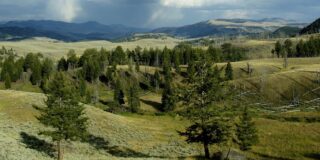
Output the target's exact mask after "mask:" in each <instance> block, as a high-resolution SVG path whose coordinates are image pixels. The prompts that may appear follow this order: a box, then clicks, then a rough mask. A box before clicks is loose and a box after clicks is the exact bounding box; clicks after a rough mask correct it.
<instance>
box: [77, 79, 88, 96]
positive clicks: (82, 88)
mask: <svg viewBox="0 0 320 160" xmlns="http://www.w3.org/2000/svg"><path fill="white" fill-rule="evenodd" d="M79 93H80V96H81V97H84V96H85V95H86V93H87V84H86V81H85V80H84V78H82V77H81V78H80V80H79Z"/></svg>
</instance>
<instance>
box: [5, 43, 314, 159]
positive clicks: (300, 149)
mask: <svg viewBox="0 0 320 160" xmlns="http://www.w3.org/2000/svg"><path fill="white" fill-rule="evenodd" d="M180 41H181V40H178V39H173V38H165V39H141V40H137V41H131V42H119V43H112V42H108V41H90V42H70V43H66V42H60V41H55V40H50V39H43V38H40V39H32V40H31V39H29V40H23V41H18V42H0V46H5V47H6V48H13V49H14V50H15V51H16V52H17V53H18V54H22V55H25V54H26V53H28V52H35V53H37V52H41V53H43V54H44V55H45V56H48V57H51V58H53V59H58V58H61V57H62V56H64V55H66V53H67V52H68V50H70V49H75V51H76V53H77V54H81V53H82V52H83V51H84V50H85V49H87V48H101V47H104V48H106V49H108V50H111V49H114V48H115V47H116V46H118V45H121V46H122V47H123V48H129V49H134V48H135V47H136V46H137V45H139V46H141V47H142V48H144V47H153V48H156V47H159V48H163V47H165V46H167V47H169V48H173V47H174V46H175V45H176V44H178V43H179V42H180ZM275 42H276V40H275V39H271V40H246V39H245V40H243V41H232V42H231V43H233V44H235V45H238V46H243V47H247V48H249V53H248V54H249V56H250V59H249V60H245V61H239V62H234V63H232V66H233V75H234V80H233V81H231V82H230V83H231V84H233V85H235V86H239V85H240V84H241V85H244V86H245V87H246V88H247V89H249V90H250V91H252V92H253V93H260V94H261V95H262V100H261V103H262V101H263V103H268V105H267V106H266V107H255V106H256V105H254V107H250V109H251V110H252V111H253V112H254V122H255V123H256V126H257V130H258V135H259V143H258V144H257V145H255V146H253V148H252V150H250V151H247V152H242V151H240V150H238V149H236V148H238V146H237V145H236V144H234V143H229V144H228V145H226V146H224V147H220V148H219V149H218V147H217V146H212V147H211V148H210V149H211V152H212V153H214V152H217V151H219V150H220V151H227V150H228V148H229V147H231V148H232V150H235V151H236V152H238V153H241V154H243V155H245V156H247V158H248V159H252V160H256V159H266V160H268V159H274V160H316V159H320V109H319V108H317V107H316V106H318V104H315V105H312V103H310V105H308V107H305V106H306V104H309V103H308V102H309V101H311V100H313V99H315V98H318V97H319V94H320V92H319V91H318V88H319V87H320V76H319V73H318V72H320V58H319V57H313V58H289V60H288V64H289V67H288V68H287V69H284V68H283V59H278V58H271V57H272V55H271V53H270V50H271V49H272V48H273V45H274V43H275ZM248 64H249V66H250V68H251V69H253V72H252V73H251V74H248V73H247V72H246V69H247V67H248ZM217 65H218V66H219V67H224V66H226V63H218V64H217ZM181 68H182V71H185V70H186V66H181ZM117 69H118V70H128V66H126V65H119V66H117ZM155 70H156V68H155V67H145V66H140V71H141V72H142V73H144V72H146V73H149V74H153V73H154V72H155ZM159 70H160V68H159ZM174 78H176V79H175V80H176V81H178V80H180V79H179V78H181V77H178V76H175V77H174ZM88 87H89V88H91V89H92V88H93V87H94V86H93V85H91V84H89V83H88ZM293 87H294V88H293ZM98 88H99V97H100V102H99V103H97V104H96V105H95V106H93V105H86V106H85V108H86V109H85V110H86V116H87V117H88V118H89V124H88V125H89V132H90V134H91V135H90V136H89V139H88V140H86V141H83V142H67V143H66V144H65V146H64V147H65V148H64V149H65V159H66V160H74V159H76V160H87V159H90V160H91V159H92V160H101V159H198V157H199V156H200V155H203V150H202V146H201V145H200V144H187V143H186V142H185V139H184V138H182V137H180V136H179V135H178V133H177V131H182V130H183V129H184V128H185V127H186V126H188V124H189V121H187V120H186V119H184V118H183V117H182V116H180V115H178V114H176V115H173V114H163V113H161V112H160V111H159V110H158V108H159V106H160V105H161V93H160V92H154V91H141V93H140V96H139V98H140V102H141V110H142V111H143V113H142V114H131V113H121V114H113V113H109V112H106V111H105V109H106V108H105V105H104V103H107V102H110V101H112V99H113V90H112V89H111V88H109V87H107V86H106V85H105V84H102V83H100V84H99V86H98ZM297 97H298V99H299V102H301V104H303V105H299V106H287V104H290V103H291V101H293V100H294V99H295V98H297ZM44 100H45V95H44V94H43V93H42V92H41V89H39V88H38V87H35V86H32V85H31V83H30V82H23V81H18V82H16V83H12V90H5V87H4V83H3V82H2V83H0V147H1V148H2V149H1V150H0V159H10V160H11V159H12V160H20V159H30V160H35V159H37V160H50V159H54V156H55V154H56V153H55V151H54V150H53V148H55V145H54V144H53V143H52V141H51V140H50V139H49V138H47V137H44V136H41V135H39V134H38V132H39V130H41V129H44V126H42V125H41V124H40V123H39V122H38V121H37V119H36V116H37V115H38V112H37V111H36V110H35V109H34V107H33V105H38V106H43V105H44V102H43V101H44ZM235 118H237V117H235ZM231 141H232V140H231Z"/></svg>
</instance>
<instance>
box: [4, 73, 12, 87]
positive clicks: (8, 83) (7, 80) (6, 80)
mask: <svg viewBox="0 0 320 160" xmlns="http://www.w3.org/2000/svg"><path fill="white" fill-rule="evenodd" d="M4 86H5V88H6V89H10V88H11V78H10V75H9V73H6V75H5V82H4Z"/></svg>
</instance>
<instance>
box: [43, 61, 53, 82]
mask: <svg viewBox="0 0 320 160" xmlns="http://www.w3.org/2000/svg"><path fill="white" fill-rule="evenodd" d="M41 69H42V71H41V74H42V78H43V79H49V77H50V75H51V74H52V72H53V61H52V60H51V59H49V58H46V59H44V61H43V62H42V68H41Z"/></svg>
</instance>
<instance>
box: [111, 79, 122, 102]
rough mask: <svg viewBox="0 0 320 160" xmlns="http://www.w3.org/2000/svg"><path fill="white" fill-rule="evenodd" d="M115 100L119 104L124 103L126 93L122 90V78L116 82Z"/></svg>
mask: <svg viewBox="0 0 320 160" xmlns="http://www.w3.org/2000/svg"><path fill="white" fill-rule="evenodd" d="M113 101H114V102H115V104H116V105H118V106H120V105H123V104H124V93H123V90H122V87H121V81H120V79H117V81H116V83H115V87H114V95H113Z"/></svg>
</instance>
